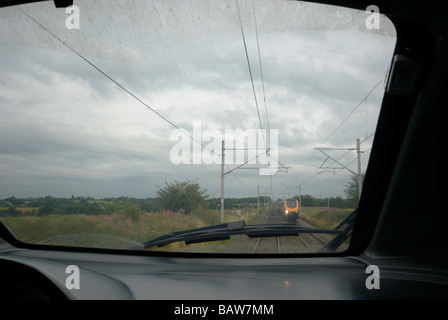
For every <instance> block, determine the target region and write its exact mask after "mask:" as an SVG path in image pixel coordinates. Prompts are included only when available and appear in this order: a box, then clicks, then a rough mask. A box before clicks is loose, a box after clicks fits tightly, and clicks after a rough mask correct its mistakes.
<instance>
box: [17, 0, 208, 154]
mask: <svg viewBox="0 0 448 320" xmlns="http://www.w3.org/2000/svg"><path fill="white" fill-rule="evenodd" d="M17 9H18V10H20V11H21V12H22V13H23V14H25V15H26V16H27V17H28V18H29V19H31V20H32V21H34V22H35V23H36V24H37V25H38V26H40V27H41V28H42V29H43V30H45V31H46V32H48V33H49V34H50V35H51V36H52V37H54V38H55V39H56V40H58V41H59V42H60V43H62V44H63V45H64V46H65V47H66V48H68V49H69V50H70V51H72V52H73V53H74V54H76V55H77V56H78V57H80V58H81V59H82V60H84V61H85V62H86V63H87V64H89V65H90V66H92V67H93V68H94V69H96V70H97V71H98V72H99V73H101V74H102V75H103V76H105V77H106V78H107V79H109V80H110V81H112V82H113V83H114V84H115V85H117V86H118V87H119V88H120V89H122V90H123V91H125V92H126V93H127V94H129V95H130V96H131V97H132V98H134V99H135V100H137V101H138V102H140V103H141V104H142V105H144V106H145V107H146V108H147V109H148V110H150V111H152V112H153V113H154V114H156V115H157V116H158V117H159V118H161V119H162V120H164V121H165V122H167V123H168V124H170V125H171V126H172V127H174V128H175V129H177V130H179V131H180V132H182V133H183V134H185V135H186V136H187V137H189V138H190V139H191V140H192V141H194V142H196V143H198V144H200V145H201V146H202V147H203V148H205V149H207V150H209V151H211V152H212V153H214V154H216V152H215V151H214V150H212V149H209V148H208V147H207V146H206V145H204V144H203V143H202V142H201V141H198V140H196V139H195V138H194V137H193V136H192V135H190V134H189V133H188V132H186V131H185V130H183V129H181V128H180V127H179V126H177V125H176V124H175V123H174V122H172V121H171V120H169V119H168V118H167V117H165V116H164V115H162V114H161V113H160V112H158V111H157V110H155V109H154V108H153V107H151V106H150V105H149V104H147V103H146V102H144V101H143V100H141V99H140V98H139V97H137V96H136V95H135V94H134V93H132V92H131V91H130V90H129V89H127V88H126V87H125V86H123V85H122V84H120V83H119V82H117V81H116V80H115V79H113V78H112V77H111V76H109V75H108V74H107V73H106V72H105V71H103V70H102V69H101V68H99V67H98V66H97V65H95V64H94V63H93V62H91V61H90V60H89V59H87V58H86V57H84V56H83V55H82V54H81V53H79V52H78V51H76V50H75V49H74V48H73V47H71V46H70V45H69V44H68V43H67V42H65V41H64V40H62V39H61V38H60V37H58V36H57V35H56V34H54V33H53V32H51V31H50V30H49V29H48V28H47V27H45V26H44V25H43V24H41V23H40V22H39V21H37V20H36V19H34V18H33V17H32V16H31V15H29V14H28V13H27V12H25V11H24V10H22V9H21V8H20V7H17Z"/></svg>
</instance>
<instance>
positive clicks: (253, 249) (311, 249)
mask: <svg viewBox="0 0 448 320" xmlns="http://www.w3.org/2000/svg"><path fill="white" fill-rule="evenodd" d="M257 223H265V224H282V223H284V224H291V223H292V224H297V225H298V226H303V227H313V226H312V225H310V224H308V223H306V222H305V221H303V220H302V219H300V217H299V219H297V221H296V222H295V223H294V222H288V221H286V219H285V217H284V216H283V215H281V214H278V213H277V212H276V211H274V210H272V211H268V212H266V213H265V214H264V215H263V216H262V217H261V218H260V220H259V221H258V222H257ZM333 237H334V235H332V234H314V233H302V234H298V235H296V236H282V237H260V238H249V237H247V236H245V235H241V236H235V237H233V238H234V241H232V243H231V244H229V245H227V246H225V247H224V248H223V251H222V252H223V253H246V254H279V253H280V254H288V253H292V254H297V253H318V252H319V250H320V249H321V248H322V247H323V246H324V245H325V244H326V243H327V242H329V241H330V240H331V239H332V238H333Z"/></svg>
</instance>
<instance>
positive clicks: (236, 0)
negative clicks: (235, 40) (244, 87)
mask: <svg viewBox="0 0 448 320" xmlns="http://www.w3.org/2000/svg"><path fill="white" fill-rule="evenodd" d="M235 3H236V9H237V12H238V20H239V22H240V30H241V37H242V39H243V44H244V52H245V53H246V61H247V67H248V69H249V76H250V81H251V84H252V92H253V95H254V100H255V107H256V108H257V115H258V122H259V123H260V129H263V122H262V121H261V116H260V108H259V107H258V100H257V93H256V91H255V85H254V77H253V75H252V68H251V66H250V59H249V53H248V51H247V44H246V37H245V35H244V30H243V22H242V21H241V13H240V7H239V5H238V0H235ZM263 139H264V134H263Z"/></svg>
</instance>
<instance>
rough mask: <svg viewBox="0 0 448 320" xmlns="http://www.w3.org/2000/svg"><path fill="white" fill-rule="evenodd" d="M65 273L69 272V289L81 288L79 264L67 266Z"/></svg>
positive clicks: (67, 283)
mask: <svg viewBox="0 0 448 320" xmlns="http://www.w3.org/2000/svg"><path fill="white" fill-rule="evenodd" d="M65 273H68V274H69V276H68V277H67V279H65V287H66V288H67V289H69V290H73V289H79V288H80V281H81V276H80V273H79V268H78V266H76V265H74V264H72V265H69V266H67V267H66V268H65Z"/></svg>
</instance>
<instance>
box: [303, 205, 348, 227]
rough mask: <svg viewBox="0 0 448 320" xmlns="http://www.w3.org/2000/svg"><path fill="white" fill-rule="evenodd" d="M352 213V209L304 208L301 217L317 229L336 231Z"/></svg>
mask: <svg viewBox="0 0 448 320" xmlns="http://www.w3.org/2000/svg"><path fill="white" fill-rule="evenodd" d="M352 212H353V209H350V208H344V209H341V208H334V207H331V208H330V209H328V207H302V212H301V213H300V217H301V218H302V219H303V220H305V221H306V222H308V223H310V224H312V225H313V226H315V227H318V228H326V229H334V228H335V227H336V226H337V225H338V224H339V223H340V222H341V221H342V220H344V218H346V217H347V216H348V215H349V214H350V213H352ZM329 222H330V225H329Z"/></svg>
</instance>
